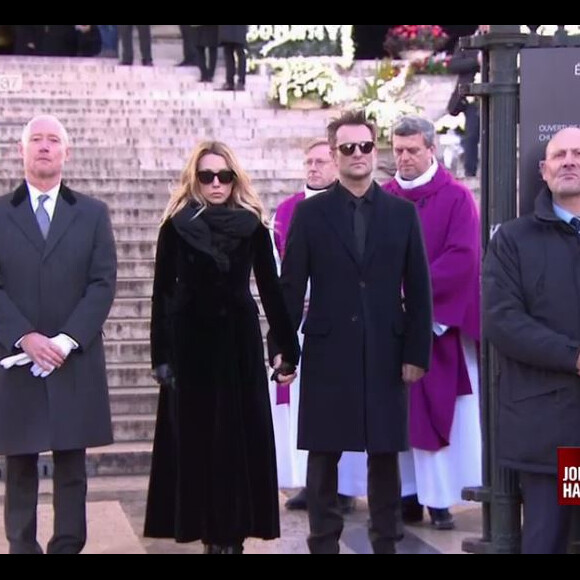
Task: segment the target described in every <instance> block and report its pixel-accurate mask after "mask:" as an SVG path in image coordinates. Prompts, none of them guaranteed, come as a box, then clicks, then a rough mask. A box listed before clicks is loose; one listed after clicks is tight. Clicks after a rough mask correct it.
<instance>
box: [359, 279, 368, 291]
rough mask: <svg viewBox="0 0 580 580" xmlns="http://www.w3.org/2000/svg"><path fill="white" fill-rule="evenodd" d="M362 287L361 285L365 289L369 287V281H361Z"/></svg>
mask: <svg viewBox="0 0 580 580" xmlns="http://www.w3.org/2000/svg"><path fill="white" fill-rule="evenodd" d="M360 287H361V288H362V289H363V290H366V288H367V283H366V282H364V281H362V282H361V283H360Z"/></svg>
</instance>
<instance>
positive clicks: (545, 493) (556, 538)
mask: <svg viewBox="0 0 580 580" xmlns="http://www.w3.org/2000/svg"><path fill="white" fill-rule="evenodd" d="M519 475H520V486H521V490H522V496H523V502H524V525H523V531H522V553H523V554H566V553H567V552H568V542H569V539H570V531H571V527H572V516H573V510H574V508H573V507H571V506H560V505H558V478H557V477H556V476H555V475H549V474H544V473H525V472H520V474H519Z"/></svg>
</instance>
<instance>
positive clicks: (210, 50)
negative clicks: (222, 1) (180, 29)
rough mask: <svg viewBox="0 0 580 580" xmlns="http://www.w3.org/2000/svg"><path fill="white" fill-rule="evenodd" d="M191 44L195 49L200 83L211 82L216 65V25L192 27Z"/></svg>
mask: <svg viewBox="0 0 580 580" xmlns="http://www.w3.org/2000/svg"><path fill="white" fill-rule="evenodd" d="M192 30H193V35H192V42H193V43H194V45H195V47H196V48H197V57H198V66H199V70H200V71H201V81H202V82H204V83H211V82H213V77H214V75H215V69H216V65H217V56H218V55H217V51H218V25H217V24H200V25H196V26H193V27H192Z"/></svg>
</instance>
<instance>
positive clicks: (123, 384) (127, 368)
mask: <svg viewBox="0 0 580 580" xmlns="http://www.w3.org/2000/svg"><path fill="white" fill-rule="evenodd" d="M107 377H108V382H109V389H110V392H111V393H114V392H115V390H116V389H149V388H153V387H154V386H155V382H154V381H153V379H152V378H151V365H150V364H148V363H125V362H121V363H111V362H109V363H108V364H107Z"/></svg>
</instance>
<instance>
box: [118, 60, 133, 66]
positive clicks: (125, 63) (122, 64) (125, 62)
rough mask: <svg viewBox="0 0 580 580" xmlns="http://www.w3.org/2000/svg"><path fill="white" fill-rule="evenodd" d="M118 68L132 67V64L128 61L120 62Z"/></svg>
mask: <svg viewBox="0 0 580 580" xmlns="http://www.w3.org/2000/svg"><path fill="white" fill-rule="evenodd" d="M119 66H133V63H132V62H129V61H128V60H122V61H120V62H119Z"/></svg>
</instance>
